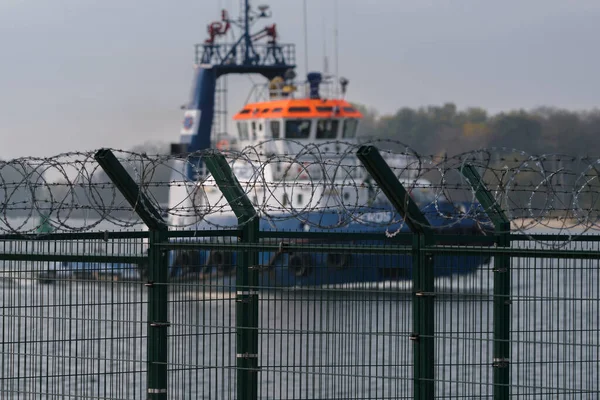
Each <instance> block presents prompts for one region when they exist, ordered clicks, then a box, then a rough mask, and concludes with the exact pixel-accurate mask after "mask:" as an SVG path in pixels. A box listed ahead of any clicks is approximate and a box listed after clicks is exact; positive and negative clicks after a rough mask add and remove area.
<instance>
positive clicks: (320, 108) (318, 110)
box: [317, 106, 333, 112]
mask: <svg viewBox="0 0 600 400" xmlns="http://www.w3.org/2000/svg"><path fill="white" fill-rule="evenodd" d="M317 112H333V107H319V106H317Z"/></svg>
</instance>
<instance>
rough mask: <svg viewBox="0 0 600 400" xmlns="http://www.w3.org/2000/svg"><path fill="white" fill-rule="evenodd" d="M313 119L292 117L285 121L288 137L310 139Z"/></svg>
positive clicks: (286, 135)
mask: <svg viewBox="0 0 600 400" xmlns="http://www.w3.org/2000/svg"><path fill="white" fill-rule="evenodd" d="M310 126H311V121H309V120H306V119H290V120H288V121H285V137H286V139H308V136H309V135H310Z"/></svg>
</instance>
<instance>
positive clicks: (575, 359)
mask: <svg viewBox="0 0 600 400" xmlns="http://www.w3.org/2000/svg"><path fill="white" fill-rule="evenodd" d="M521 239H524V240H521V241H519V242H517V243H515V246H514V247H517V248H520V249H536V250H537V251H538V252H537V253H536V254H535V255H519V254H515V257H514V258H513V275H512V279H513V284H512V288H513V294H512V301H513V306H512V307H513V318H512V335H511V346H512V357H511V358H512V360H511V376H512V388H511V391H512V395H513V397H517V398H531V399H546V398H549V397H552V398H565V399H567V398H568V399H574V398H577V399H588V398H597V396H598V394H599V393H600V383H599V382H600V381H599V380H598V376H599V375H600V295H599V294H598V287H600V273H599V272H598V257H597V255H593V253H592V252H597V251H598V250H599V245H600V238H599V237H598V236H590V235H586V236H583V237H578V238H576V237H573V238H567V237H562V238H560V237H554V236H550V235H548V236H539V237H536V238H527V237H522V238H521ZM564 239H568V242H565V241H564ZM571 239H575V240H571ZM556 250H559V251H558V254H556V253H555V254H553V256H543V254H544V252H549V251H556ZM578 252H579V253H578ZM586 252H587V254H586ZM590 253H591V254H590Z"/></svg>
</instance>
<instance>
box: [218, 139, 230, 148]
mask: <svg viewBox="0 0 600 400" xmlns="http://www.w3.org/2000/svg"><path fill="white" fill-rule="evenodd" d="M217 149H218V150H228V149H229V140H226V139H222V140H219V141H218V142H217Z"/></svg>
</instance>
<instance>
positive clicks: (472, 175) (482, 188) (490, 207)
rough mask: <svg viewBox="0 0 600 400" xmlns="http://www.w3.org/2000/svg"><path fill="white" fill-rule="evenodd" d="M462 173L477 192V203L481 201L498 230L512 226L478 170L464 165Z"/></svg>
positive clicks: (461, 169) (469, 165)
mask: <svg viewBox="0 0 600 400" xmlns="http://www.w3.org/2000/svg"><path fill="white" fill-rule="evenodd" d="M460 173H461V174H462V175H463V176H464V177H465V178H466V179H467V182H469V185H471V188H472V189H473V190H474V191H475V197H476V198H477V201H479V203H480V204H481V205H482V207H483V210H484V211H485V213H486V214H487V215H488V216H489V217H490V219H491V220H492V223H493V224H494V226H495V227H496V230H502V229H506V225H507V224H509V225H510V220H509V219H508V217H507V216H506V214H505V213H504V210H503V209H502V208H501V207H500V205H499V204H498V202H497V201H496V200H495V199H494V196H492V194H491V193H490V191H489V189H488V188H487V186H486V185H485V182H483V179H481V175H479V172H477V169H475V167H474V166H473V165H471V164H464V165H463V166H462V167H461V168H460ZM509 229H510V228H509Z"/></svg>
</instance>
